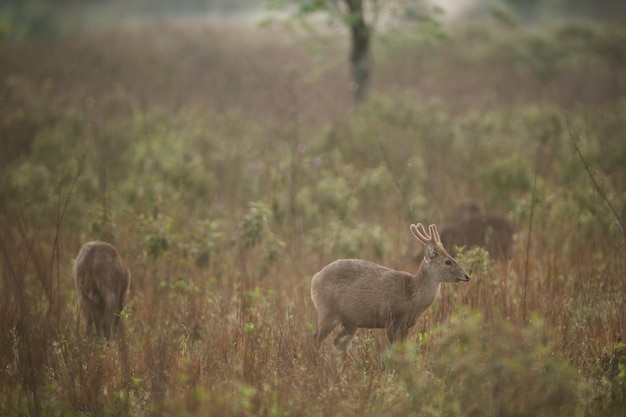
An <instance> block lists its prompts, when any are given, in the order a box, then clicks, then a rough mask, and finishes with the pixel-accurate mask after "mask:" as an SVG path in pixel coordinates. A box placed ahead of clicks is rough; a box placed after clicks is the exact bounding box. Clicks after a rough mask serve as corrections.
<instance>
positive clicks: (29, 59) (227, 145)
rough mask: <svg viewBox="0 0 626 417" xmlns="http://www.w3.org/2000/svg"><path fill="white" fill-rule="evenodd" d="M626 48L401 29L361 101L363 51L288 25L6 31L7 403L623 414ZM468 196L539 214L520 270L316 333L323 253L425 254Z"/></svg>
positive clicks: (29, 410)
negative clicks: (356, 92) (125, 271)
mask: <svg viewBox="0 0 626 417" xmlns="http://www.w3.org/2000/svg"><path fill="white" fill-rule="evenodd" d="M625 39H626V32H624V30H623V29H619V28H612V27H609V26H595V25H592V24H586V23H580V22H577V23H567V24H562V25H560V26H557V27H553V28H547V29H543V30H535V31H530V30H523V29H520V28H506V27H502V26H501V25H498V24H495V23H493V22H492V23H485V24H483V25H476V26H469V27H464V28H458V29H456V30H452V29H450V33H449V35H448V37H447V38H445V39H440V40H435V39H433V38H432V37H424V36H423V35H422V36H417V37H407V38H403V39H394V40H392V41H390V42H387V43H379V44H376V46H375V73H374V96H373V97H372V99H371V101H370V102H369V103H368V104H367V105H364V106H363V107H361V108H359V109H356V110H355V109H352V108H351V95H350V91H349V88H348V85H349V79H348V74H349V70H348V67H347V61H348V60H347V58H346V56H347V55H346V51H347V46H346V45H343V44H340V45H334V46H328V43H322V44H315V45H312V44H309V43H306V42H304V40H302V39H294V38H290V37H287V36H285V35H284V34H282V33H280V32H279V31H278V30H277V29H273V30H266V31H260V32H257V31H255V30H252V29H246V30H240V29H238V28H236V27H215V26H210V27H203V26H193V27H184V26H183V25H177V24H173V23H155V24H150V25H147V26H137V27H128V28H123V29H118V30H115V31H108V32H100V33H92V34H88V35H82V36H75V37H69V38H65V39H60V40H54V41H43V40H20V41H4V42H3V43H0V62H2V65H0V94H1V96H2V100H0V143H1V145H0V146H1V147H2V151H1V152H0V169H1V175H2V176H1V178H2V180H1V183H0V203H1V204H0V235H1V236H2V239H1V242H0V265H1V266H2V268H1V274H2V280H1V281H0V318H1V319H0V334H1V335H2V336H1V337H0V365H1V366H0V414H2V415H11V416H13V415H16V416H17V415H45V416H76V415H92V416H109V415H110V416H125V415H128V416H143V415H175V416H185V415H206V416H213V415H214V416H251V415H255V416H256V415H262V416H345V415H360V416H363V417H365V416H406V415H417V416H521V415H523V416H530V415H533V416H583V415H589V416H617V415H622V414H624V413H625V412H626V342H625V341H624V337H625V336H626V315H625V314H624V312H626V256H625V255H626V240H625V239H626V231H625V230H624V228H623V224H624V223H625V222H626V193H625V192H624V190H626V168H625V167H626V134H625V132H626V111H625V110H626V101H625V100H624V98H625V93H626V61H625V60H624V57H625V56H626V52H625V51H624V45H626V42H624V40H625ZM320 45H322V46H323V47H320ZM324 45H325V46H324ZM307 47H308V48H309V50H310V49H315V50H316V52H315V53H307V52H306V49H307ZM583 159H584V161H583ZM467 200H474V201H477V202H479V203H480V204H482V205H484V206H485V207H487V208H488V209H489V210H491V211H494V212H498V213H501V214H505V215H507V216H509V217H510V218H511V219H513V220H514V221H515V222H516V224H517V225H518V229H519V232H518V234H517V238H516V245H515V250H514V254H513V256H512V259H511V260H510V261H509V262H507V263H502V262H496V261H492V260H490V258H489V256H488V254H487V253H485V252H484V251H481V250H473V251H469V252H465V253H463V254H462V255H460V256H459V260H460V261H461V262H462V263H463V264H464V265H465V267H466V268H467V269H468V270H471V274H472V281H471V282H470V283H469V284H468V285H465V286H456V285H447V286H445V287H444V289H443V291H442V293H441V296H440V298H439V299H438V301H436V302H435V304H434V305H433V306H432V307H431V308H430V309H429V310H427V312H426V313H425V315H424V316H423V317H422V318H421V319H420V320H419V321H418V323H417V325H416V326H415V327H414V329H413V330H412V331H411V333H410V336H409V338H408V340H407V341H406V343H403V344H397V345H394V346H389V345H388V344H387V341H386V339H385V336H384V332H382V331H379V330H372V331H367V330H359V332H357V334H356V337H355V338H354V340H353V342H352V345H351V347H350V348H349V353H348V356H347V358H345V359H344V358H342V356H341V355H339V354H338V353H337V352H336V351H335V350H334V349H333V347H332V343H331V342H330V341H326V343H325V344H324V345H323V347H322V349H321V350H320V351H319V352H318V351H316V350H315V348H314V345H313V333H314V331H315V321H316V314H315V311H314V309H313V305H312V302H311V300H310V293H309V286H310V279H311V276H312V275H313V274H314V273H315V272H317V271H318V270H319V269H320V268H321V267H323V266H324V265H325V264H327V263H329V262H330V261H332V260H334V259H337V258H341V257H359V258H363V259H369V260H372V261H375V262H378V263H381V264H384V265H386V266H390V267H393V268H396V269H401V270H407V271H416V269H417V264H416V261H415V259H414V255H415V253H417V252H418V251H419V250H420V249H421V248H420V247H419V245H420V244H419V242H417V241H415V239H414V238H413V237H412V236H411V234H410V233H409V224H411V223H416V222H424V223H436V224H442V222H443V221H444V219H445V216H446V214H447V212H448V211H449V210H450V209H451V208H452V207H454V206H455V205H456V204H458V203H460V202H463V201H467ZM94 239H106V240H108V241H111V242H113V243H114V244H115V245H116V247H117V248H118V250H119V252H120V254H121V255H122V257H123V258H124V260H125V261H126V263H127V265H128V267H129V268H130V270H131V273H132V280H131V289H130V294H129V297H128V305H127V307H126V309H125V314H124V326H125V329H126V332H125V333H126V335H125V338H124V340H123V342H121V343H112V344H110V345H106V344H105V343H103V342H97V341H93V340H87V339H85V338H83V336H82V335H83V334H84V323H82V321H81V319H82V318H81V317H80V314H79V309H78V304H77V303H78V302H77V297H76V294H75V290H74V284H73V281H72V277H71V268H72V265H73V259H74V258H75V256H76V254H77V253H78V250H79V248H80V246H81V244H82V243H84V242H86V241H88V240H94Z"/></svg>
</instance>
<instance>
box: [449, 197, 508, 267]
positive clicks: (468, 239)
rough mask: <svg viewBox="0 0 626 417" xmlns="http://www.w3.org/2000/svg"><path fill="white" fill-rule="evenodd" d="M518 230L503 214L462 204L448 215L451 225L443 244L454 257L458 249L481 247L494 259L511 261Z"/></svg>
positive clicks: (474, 205)
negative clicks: (514, 239) (514, 238)
mask: <svg viewBox="0 0 626 417" xmlns="http://www.w3.org/2000/svg"><path fill="white" fill-rule="evenodd" d="M516 232H517V228H516V226H515V224H514V223H513V222H511V221H510V220H509V219H507V218H506V217H504V216H501V215H499V214H493V213H488V212H484V211H483V210H482V209H481V208H480V207H479V206H478V205H477V204H475V203H471V202H470V203H464V204H460V205H458V206H457V207H456V208H455V209H454V210H453V211H452V212H451V213H450V215H449V216H448V225H447V226H446V227H444V228H443V230H442V231H441V241H442V242H443V244H444V246H445V247H447V248H448V250H449V251H450V254H451V255H452V256H456V255H457V250H456V248H457V247H461V246H463V247H465V248H467V249H469V248H471V247H473V246H480V247H482V248H484V249H486V250H487V252H489V255H490V256H491V257H493V258H494V259H497V260H501V261H507V260H508V259H509V257H510V255H511V251H512V247H513V237H514V235H515V233H516Z"/></svg>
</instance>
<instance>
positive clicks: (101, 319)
mask: <svg viewBox="0 0 626 417" xmlns="http://www.w3.org/2000/svg"><path fill="white" fill-rule="evenodd" d="M74 282H75V284H76V291H77V292H78V299H79V302H80V307H81V310H82V312H83V314H84V315H85V320H86V321H87V333H88V334H91V333H92V331H93V330H94V329H95V331H96V334H97V335H98V336H104V337H105V338H106V339H107V340H110V339H111V337H118V336H120V332H121V326H120V312H121V311H122V310H123V309H124V298H125V297H126V293H127V292H128V286H129V284H130V271H129V270H128V269H126V268H124V267H123V266H122V262H121V261H120V257H119V256H118V254H117V251H116V250H115V248H114V247H113V246H111V245H110V244H108V243H106V242H99V241H95V242H88V243H85V244H84V245H83V247H82V248H80V252H78V256H77V257H76V263H75V264H74Z"/></svg>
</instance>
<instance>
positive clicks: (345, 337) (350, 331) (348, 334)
mask: <svg viewBox="0 0 626 417" xmlns="http://www.w3.org/2000/svg"><path fill="white" fill-rule="evenodd" d="M356 330H357V328H356V327H354V326H352V325H346V324H344V325H343V329H341V332H339V334H338V335H337V337H336V338H335V342H334V343H335V346H337V348H338V349H339V350H341V351H342V352H345V351H346V349H347V348H348V343H350V340H351V339H352V336H354V333H356Z"/></svg>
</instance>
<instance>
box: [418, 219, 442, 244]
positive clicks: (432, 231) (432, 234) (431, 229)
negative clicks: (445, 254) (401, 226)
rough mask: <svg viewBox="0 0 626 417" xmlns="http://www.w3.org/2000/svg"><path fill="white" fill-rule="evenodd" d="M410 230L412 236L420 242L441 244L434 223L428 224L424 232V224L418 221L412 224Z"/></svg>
mask: <svg viewBox="0 0 626 417" xmlns="http://www.w3.org/2000/svg"><path fill="white" fill-rule="evenodd" d="M411 232H412V233H413V236H415V237H416V238H417V240H419V241H420V242H422V243H423V244H424V245H426V244H428V243H438V244H441V238H440V237H439V232H438V231H437V226H435V225H434V224H431V225H430V226H428V232H426V229H425V228H424V225H423V224H422V223H418V224H417V225H415V224H412V225H411Z"/></svg>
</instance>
